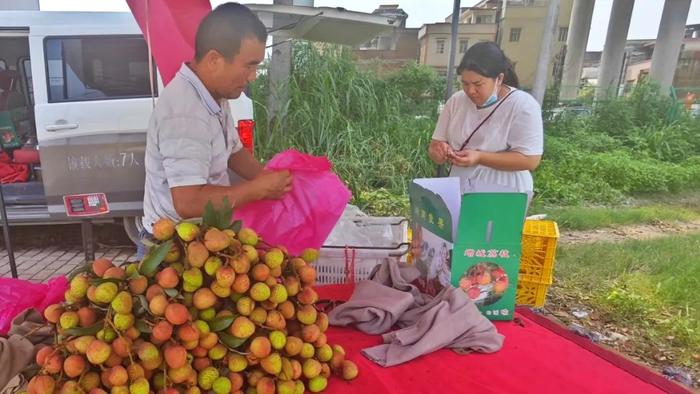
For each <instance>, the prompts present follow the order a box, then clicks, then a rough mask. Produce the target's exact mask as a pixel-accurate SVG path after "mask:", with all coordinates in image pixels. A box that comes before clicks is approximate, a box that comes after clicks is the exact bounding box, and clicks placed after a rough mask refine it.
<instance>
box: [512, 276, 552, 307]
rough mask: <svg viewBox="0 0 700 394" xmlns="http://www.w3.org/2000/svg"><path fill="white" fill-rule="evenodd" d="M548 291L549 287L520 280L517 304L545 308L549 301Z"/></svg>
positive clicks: (516, 295) (516, 298) (516, 296)
mask: <svg viewBox="0 0 700 394" xmlns="http://www.w3.org/2000/svg"><path fill="white" fill-rule="evenodd" d="M548 290H549V285H546V284H542V283H536V282H527V281H523V280H518V290H517V292H516V293H515V303H516V304H518V305H531V306H534V307H537V308H540V307H543V306H544V302H545V300H546V299H547V291H548Z"/></svg>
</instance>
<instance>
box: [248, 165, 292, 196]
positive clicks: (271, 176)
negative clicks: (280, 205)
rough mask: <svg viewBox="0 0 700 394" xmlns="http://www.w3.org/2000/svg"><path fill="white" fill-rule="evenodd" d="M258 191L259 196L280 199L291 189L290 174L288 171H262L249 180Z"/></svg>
mask: <svg viewBox="0 0 700 394" xmlns="http://www.w3.org/2000/svg"><path fill="white" fill-rule="evenodd" d="M251 183H252V184H253V185H254V187H255V188H256V190H258V192H259V195H258V196H259V198H260V199H261V200H265V199H280V198H282V196H284V194H285V193H287V192H288V191H290V190H292V175H291V174H290V173H289V171H287V170H284V171H263V172H261V173H260V175H258V176H257V177H256V178H255V179H253V180H252V181H251Z"/></svg>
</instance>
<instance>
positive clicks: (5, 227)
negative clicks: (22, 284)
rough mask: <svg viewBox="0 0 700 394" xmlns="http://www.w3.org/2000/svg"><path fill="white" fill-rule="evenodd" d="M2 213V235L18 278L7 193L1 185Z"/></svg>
mask: <svg viewBox="0 0 700 394" xmlns="http://www.w3.org/2000/svg"><path fill="white" fill-rule="evenodd" d="M0 213H1V214H2V235H3V238H4V239H5V249H6V250H7V257H8V259H9V260H10V269H11V270H12V277H13V278H15V279H17V278H18V277H19V276H18V275H17V265H16V264H15V252H14V250H12V240H10V223H9V222H10V221H9V220H8V219H7V210H6V209H5V195H4V194H3V191H2V186H0Z"/></svg>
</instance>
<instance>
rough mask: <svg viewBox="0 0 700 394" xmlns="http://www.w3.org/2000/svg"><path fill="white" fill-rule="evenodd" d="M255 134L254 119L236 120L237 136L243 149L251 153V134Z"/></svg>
mask: <svg viewBox="0 0 700 394" xmlns="http://www.w3.org/2000/svg"><path fill="white" fill-rule="evenodd" d="M254 134H255V121H254V120H252V119H242V120H239V121H238V138H240V139H241V143H242V144H243V147H244V148H245V149H248V151H249V152H250V153H251V154H252V153H253V135H254Z"/></svg>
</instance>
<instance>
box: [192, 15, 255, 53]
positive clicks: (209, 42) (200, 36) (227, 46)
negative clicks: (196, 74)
mask: <svg viewBox="0 0 700 394" xmlns="http://www.w3.org/2000/svg"><path fill="white" fill-rule="evenodd" d="M248 37H253V38H257V40H258V41H260V42H262V43H264V42H266V41H267V29H266V28H265V25H264V24H263V23H262V22H261V21H260V19H258V17H257V16H256V15H255V14H254V13H253V12H252V11H251V10H250V9H249V8H248V7H246V6H244V5H242V4H238V3H224V4H221V5H220V6H218V7H216V8H215V9H214V10H213V11H212V12H210V13H209V15H207V16H206V17H204V19H203V20H202V22H201V23H200V24H199V27H198V28H197V35H196V37H195V44H194V47H195V59H196V60H197V61H200V60H202V58H204V55H206V54H207V52H209V51H210V50H212V49H213V50H215V51H217V52H219V53H220V54H222V55H223V56H224V57H225V58H226V59H231V58H233V57H234V56H236V55H237V54H238V51H239V50H240V49H241V42H242V41H243V40H244V39H245V38H248Z"/></svg>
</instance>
